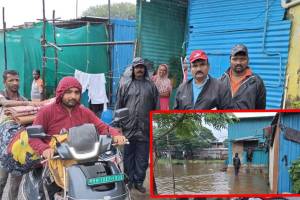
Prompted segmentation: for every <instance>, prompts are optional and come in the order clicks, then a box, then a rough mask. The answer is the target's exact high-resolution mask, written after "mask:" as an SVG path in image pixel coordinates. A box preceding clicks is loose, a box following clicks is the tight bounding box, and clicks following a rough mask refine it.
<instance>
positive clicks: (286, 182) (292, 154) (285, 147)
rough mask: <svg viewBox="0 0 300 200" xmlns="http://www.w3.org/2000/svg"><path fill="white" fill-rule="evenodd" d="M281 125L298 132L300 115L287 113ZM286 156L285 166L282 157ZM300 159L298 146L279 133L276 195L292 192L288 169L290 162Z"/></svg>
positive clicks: (299, 146)
mask: <svg viewBox="0 0 300 200" xmlns="http://www.w3.org/2000/svg"><path fill="white" fill-rule="evenodd" d="M281 123H282V124H283V125H284V126H286V127H289V128H293V129H296V130H299V131H300V114H299V113H287V114H284V115H283V116H282V118H281ZM285 155H286V156H287V161H288V162H287V166H286V165H285V164H286V163H285V161H284V159H283V158H284V156H285ZM299 158H300V144H299V143H296V142H292V141H290V140H286V139H285V138H284V135H283V132H282V131H281V133H280V143H279V159H278V162H279V163H278V165H279V173H278V193H283V192H292V183H291V179H290V174H289V172H288V169H289V168H290V167H291V165H292V162H293V161H294V160H297V159H299Z"/></svg>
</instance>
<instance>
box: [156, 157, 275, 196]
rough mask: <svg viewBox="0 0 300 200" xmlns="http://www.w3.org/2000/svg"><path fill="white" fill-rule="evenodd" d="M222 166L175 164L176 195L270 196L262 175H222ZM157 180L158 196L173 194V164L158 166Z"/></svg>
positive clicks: (217, 164)
mask: <svg viewBox="0 0 300 200" xmlns="http://www.w3.org/2000/svg"><path fill="white" fill-rule="evenodd" d="M222 167H223V164H220V163H208V164H204V163H188V162H185V163H183V164H180V165H174V164H173V171H174V177H175V193H176V194H193V193H198V194H199V193H203V194H251V193H260V194H261V193H269V189H268V186H267V183H266V180H264V178H263V177H262V176H261V175H260V174H255V175H254V174H243V173H241V174H239V175H238V176H234V174H232V173H228V172H221V171H220V169H221V168H222ZM155 179H156V183H157V188H158V193H159V194H174V185H173V179H172V170H171V165H170V163H167V164H165V163H164V164H158V165H157V166H156V168H155Z"/></svg>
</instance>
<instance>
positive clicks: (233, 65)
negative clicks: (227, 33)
mask: <svg viewBox="0 0 300 200" xmlns="http://www.w3.org/2000/svg"><path fill="white" fill-rule="evenodd" d="M248 63H249V57H248V49H247V47H246V46H245V45H243V44H238V45H235V46H234V47H233V48H232V49H231V54H230V67H229V69H228V70H227V71H226V72H225V73H224V75H223V76H222V77H221V81H222V82H223V83H224V84H225V85H226V86H227V88H229V89H230V90H231V96H232V102H233V104H234V107H235V108H236V109H265V108H266V89H265V86H264V82H263V80H262V79H261V78H260V77H259V76H258V75H257V74H254V73H253V72H252V70H251V68H250V67H249V66H248Z"/></svg>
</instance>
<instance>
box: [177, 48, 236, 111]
mask: <svg viewBox="0 0 300 200" xmlns="http://www.w3.org/2000/svg"><path fill="white" fill-rule="evenodd" d="M190 63H191V72H192V75H193V78H192V79H191V80H189V81H187V82H184V83H182V84H181V85H180V86H179V88H178V89H177V93H176V98H175V105H174V109H177V110H209V109H231V108H232V105H231V96H230V90H229V89H228V88H226V87H225V86H224V85H223V84H222V83H221V82H220V81H219V80H217V79H215V78H212V77H211V76H210V75H208V71H209V68H210V66H209V62H208V57H207V55H206V54H205V52H204V51H202V50H195V51H193V52H192V53H191V56H190Z"/></svg>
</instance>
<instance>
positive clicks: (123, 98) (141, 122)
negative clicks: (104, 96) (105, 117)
mask: <svg viewBox="0 0 300 200" xmlns="http://www.w3.org/2000/svg"><path fill="white" fill-rule="evenodd" d="M133 68H134V67H133V66H132V74H131V77H130V79H127V80H126V81H124V83H122V84H120V86H119V90H118V93H117V101H116V105H115V109H120V108H125V107H126V108H128V109H129V117H128V118H127V119H126V120H124V121H122V124H121V127H122V131H123V134H124V135H125V137H126V138H127V139H129V140H137V141H144V142H148V141H149V112H150V111H151V110H157V109H159V93H158V90H157V88H156V86H155V85H154V83H153V82H152V81H150V79H149V75H148V71H147V68H146V67H145V78H144V79H143V80H136V79H134V70H133Z"/></svg>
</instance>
